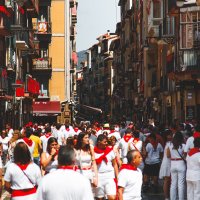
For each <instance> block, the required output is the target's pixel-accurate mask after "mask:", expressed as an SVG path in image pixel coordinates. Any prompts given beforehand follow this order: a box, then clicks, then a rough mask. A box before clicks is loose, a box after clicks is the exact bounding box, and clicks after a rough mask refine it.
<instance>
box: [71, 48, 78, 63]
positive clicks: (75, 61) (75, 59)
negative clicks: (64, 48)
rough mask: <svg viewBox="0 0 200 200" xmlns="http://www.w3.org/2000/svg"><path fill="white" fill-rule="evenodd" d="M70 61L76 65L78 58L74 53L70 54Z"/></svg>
mask: <svg viewBox="0 0 200 200" xmlns="http://www.w3.org/2000/svg"><path fill="white" fill-rule="evenodd" d="M72 61H73V62H74V64H75V65H77V63H78V56H77V53H76V52H75V51H73V52H72Z"/></svg>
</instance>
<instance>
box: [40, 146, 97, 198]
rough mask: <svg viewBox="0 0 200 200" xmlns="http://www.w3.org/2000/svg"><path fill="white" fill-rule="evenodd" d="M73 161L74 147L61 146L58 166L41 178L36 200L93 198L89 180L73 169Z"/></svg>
mask: <svg viewBox="0 0 200 200" xmlns="http://www.w3.org/2000/svg"><path fill="white" fill-rule="evenodd" d="M74 163H75V151H74V149H73V148H71V147H68V146H62V147H61V148H60V150H59V153H58V164H59V167H58V169H57V170H56V171H54V172H52V173H50V174H47V175H46V176H45V177H44V178H43V179H42V181H41V183H40V184H39V187H38V190H37V200H57V199H58V200H94V198H93V194H92V189H91V185H90V183H89V180H88V179H87V178H85V177H84V176H83V175H81V174H79V173H78V172H76V171H74V170H75V169H76V168H75V165H74Z"/></svg>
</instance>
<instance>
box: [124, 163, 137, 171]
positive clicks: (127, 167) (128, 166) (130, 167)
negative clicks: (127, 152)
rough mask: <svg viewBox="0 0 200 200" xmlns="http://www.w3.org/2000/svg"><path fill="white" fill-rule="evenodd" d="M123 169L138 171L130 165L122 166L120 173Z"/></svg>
mask: <svg viewBox="0 0 200 200" xmlns="http://www.w3.org/2000/svg"><path fill="white" fill-rule="evenodd" d="M123 169H128V170H134V171H136V170H137V167H134V166H132V165H130V164H122V166H121V167H120V171H121V170H123Z"/></svg>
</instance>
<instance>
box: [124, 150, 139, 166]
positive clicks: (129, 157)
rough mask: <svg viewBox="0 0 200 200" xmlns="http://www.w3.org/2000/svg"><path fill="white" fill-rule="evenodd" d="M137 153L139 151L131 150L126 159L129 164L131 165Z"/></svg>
mask: <svg viewBox="0 0 200 200" xmlns="http://www.w3.org/2000/svg"><path fill="white" fill-rule="evenodd" d="M135 152H138V151H137V150H131V151H129V152H128V153H127V155H126V158H127V160H128V164H130V163H131V161H132V160H133V158H134V157H135Z"/></svg>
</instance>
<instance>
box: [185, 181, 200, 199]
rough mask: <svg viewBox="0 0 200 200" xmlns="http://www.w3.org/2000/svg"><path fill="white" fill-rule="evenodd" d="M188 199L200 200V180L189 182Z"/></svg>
mask: <svg viewBox="0 0 200 200" xmlns="http://www.w3.org/2000/svg"><path fill="white" fill-rule="evenodd" d="M187 197H188V200H199V199H200V180H199V181H187Z"/></svg>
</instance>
